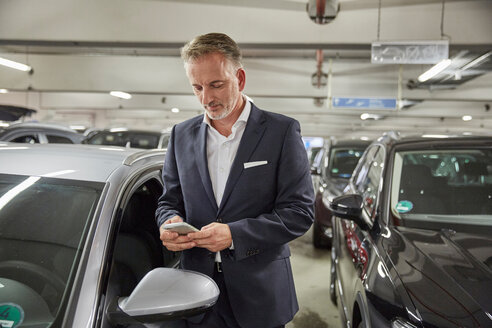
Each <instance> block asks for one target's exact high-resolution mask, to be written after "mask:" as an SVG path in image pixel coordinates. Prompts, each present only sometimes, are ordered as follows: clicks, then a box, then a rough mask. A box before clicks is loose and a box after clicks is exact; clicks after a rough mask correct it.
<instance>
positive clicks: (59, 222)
mask: <svg viewBox="0 0 492 328" xmlns="http://www.w3.org/2000/svg"><path fill="white" fill-rule="evenodd" d="M164 155H165V152H164V151H163V150H154V151H138V150H135V149H123V148H116V147H115V148H113V149H111V148H109V149H108V148H106V149H105V148H104V147H103V148H101V147H96V146H88V145H49V144H48V145H26V146H25V147H18V146H17V145H15V144H13V143H0V324H1V326H2V327H84V328H86V327H102V328H109V327H122V326H128V325H132V327H134V326H135V324H138V323H139V322H145V323H159V322H161V321H164V320H170V319H172V318H177V317H185V316H190V315H195V314H198V313H201V312H203V311H205V310H207V309H208V308H210V307H211V306H212V305H213V304H214V303H215V302H216V300H217V297H218V293H219V290H218V288H217V285H216V284H215V283H214V282H213V280H212V279H210V278H208V277H206V276H204V275H202V274H199V273H195V272H191V271H181V270H178V269H175V267H176V266H177V264H178V262H179V253H174V252H170V251H168V250H167V249H165V248H164V247H163V245H162V243H161V241H160V240H159V232H158V227H157V224H156V221H155V218H154V212H155V209H156V207H157V198H158V197H159V196H160V194H161V192H162V189H163V184H162V181H161V167H162V165H163V161H164ZM159 327H162V326H160V325H159Z"/></svg>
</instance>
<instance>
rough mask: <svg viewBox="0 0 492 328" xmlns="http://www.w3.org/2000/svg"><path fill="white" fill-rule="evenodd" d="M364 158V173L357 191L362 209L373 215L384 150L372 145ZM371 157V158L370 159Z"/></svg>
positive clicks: (370, 215)
mask: <svg viewBox="0 0 492 328" xmlns="http://www.w3.org/2000/svg"><path fill="white" fill-rule="evenodd" d="M368 155H371V156H368V157H367V158H366V162H365V163H366V165H364V167H365V170H366V172H367V173H366V174H365V176H364V178H363V179H361V180H360V182H359V183H358V184H357V191H358V192H359V193H360V194H361V195H362V199H363V204H364V209H365V210H366V211H367V213H368V214H369V217H371V218H372V217H373V215H374V213H375V208H376V205H377V198H378V194H379V190H380V184H381V174H382V171H383V167H384V150H383V148H382V147H379V146H374V147H372V149H371V152H370V153H369V154H368ZM371 157H372V159H370V158H371Z"/></svg>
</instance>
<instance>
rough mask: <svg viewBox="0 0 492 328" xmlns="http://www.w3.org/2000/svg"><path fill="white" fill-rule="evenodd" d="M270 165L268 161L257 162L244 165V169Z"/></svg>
mask: <svg viewBox="0 0 492 328" xmlns="http://www.w3.org/2000/svg"><path fill="white" fill-rule="evenodd" d="M265 164H268V161H256V162H246V163H244V168H245V169H249V168H250V167H255V166H260V165H265Z"/></svg>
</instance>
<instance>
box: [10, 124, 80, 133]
mask: <svg viewBox="0 0 492 328" xmlns="http://www.w3.org/2000/svg"><path fill="white" fill-rule="evenodd" d="M20 128H30V129H31V128H35V129H51V130H59V131H65V132H71V133H78V132H77V131H75V130H73V129H71V128H69V127H67V126H64V125H58V124H53V123H40V122H16V123H11V124H10V125H9V126H7V127H5V128H4V129H5V130H13V129H20Z"/></svg>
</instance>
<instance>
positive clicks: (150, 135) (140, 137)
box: [82, 128, 171, 149]
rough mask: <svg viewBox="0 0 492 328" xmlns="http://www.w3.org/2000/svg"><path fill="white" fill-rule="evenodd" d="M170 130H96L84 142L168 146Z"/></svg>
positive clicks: (133, 146) (127, 145)
mask: <svg viewBox="0 0 492 328" xmlns="http://www.w3.org/2000/svg"><path fill="white" fill-rule="evenodd" d="M170 137H171V133H170V132H169V131H167V130H166V131H162V132H159V131H145V130H132V129H127V128H115V129H104V130H94V131H92V132H91V133H89V134H88V135H87V137H86V139H85V140H84V141H83V142H82V143H84V144H90V145H108V146H121V147H131V148H142V149H154V148H167V144H168V143H169V138H170Z"/></svg>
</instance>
